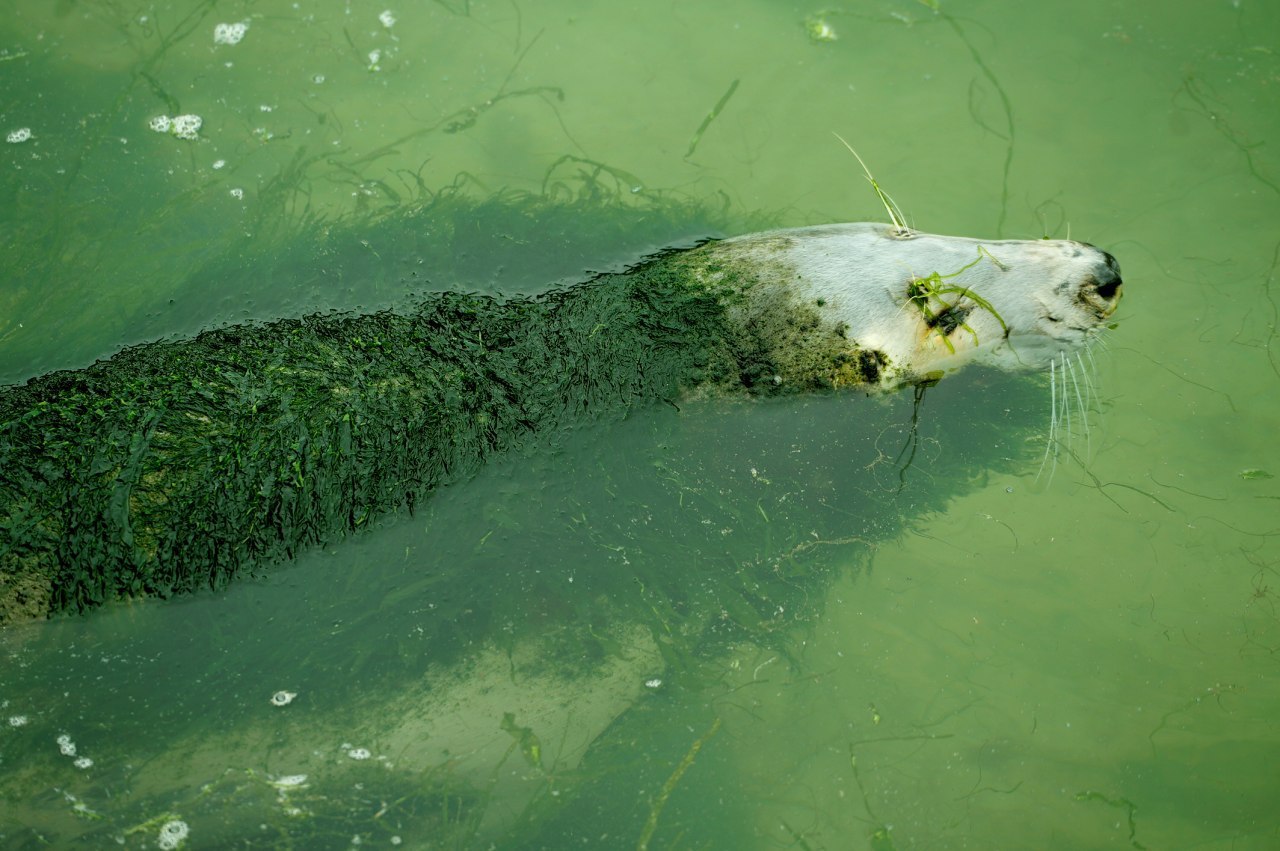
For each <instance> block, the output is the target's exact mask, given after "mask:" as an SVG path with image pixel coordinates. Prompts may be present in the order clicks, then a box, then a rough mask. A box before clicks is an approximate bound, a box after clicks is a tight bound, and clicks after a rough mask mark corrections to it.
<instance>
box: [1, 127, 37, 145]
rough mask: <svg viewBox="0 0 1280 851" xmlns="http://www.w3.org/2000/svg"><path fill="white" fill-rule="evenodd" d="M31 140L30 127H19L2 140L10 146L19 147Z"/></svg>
mask: <svg viewBox="0 0 1280 851" xmlns="http://www.w3.org/2000/svg"><path fill="white" fill-rule="evenodd" d="M30 138H31V128H30V127H19V128H18V129H17V130H14V131H11V132H10V133H9V135H7V136H5V137H4V140H5V141H6V142H8V143H9V144H10V145H19V144H22V143H23V142H25V141H27V140H28V139H30Z"/></svg>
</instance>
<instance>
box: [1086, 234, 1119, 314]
mask: <svg viewBox="0 0 1280 851" xmlns="http://www.w3.org/2000/svg"><path fill="white" fill-rule="evenodd" d="M1098 253H1099V254H1101V255H1102V263H1101V265H1100V266H1099V268H1098V271H1097V272H1095V273H1094V275H1093V290H1094V292H1096V293H1097V294H1098V298H1100V299H1102V300H1103V301H1104V302H1106V303H1107V304H1108V305H1109V309H1108V311H1107V312H1108V313H1110V312H1111V311H1112V310H1115V307H1116V304H1117V303H1118V302H1119V301H1120V291H1121V289H1122V288H1123V285H1124V281H1123V280H1121V278H1120V263H1119V262H1118V261H1117V260H1116V258H1115V257H1113V256H1111V254H1110V253H1108V252H1106V251H1103V250H1102V249H1101V248H1099V249H1098Z"/></svg>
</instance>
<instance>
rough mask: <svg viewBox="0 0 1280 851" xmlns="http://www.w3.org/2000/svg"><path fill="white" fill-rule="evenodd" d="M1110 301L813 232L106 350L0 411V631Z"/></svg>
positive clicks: (902, 375)
mask: <svg viewBox="0 0 1280 851" xmlns="http://www.w3.org/2000/svg"><path fill="white" fill-rule="evenodd" d="M1120 290H1121V284H1120V276H1119V269H1118V266H1117V265H1116V262H1115V260H1114V258H1112V257H1111V256H1110V255H1108V254H1107V253H1106V252H1104V251H1101V250H1099V249H1097V248H1094V247H1092V246H1088V245H1085V244H1082V243H1076V242H1058V241H1055V242H1051V241H1036V242H1025V241H1024V242H1014V241H1002V242H984V241H980V240H972V239H962V238H953V237H938V236H929V235H927V234H919V233H914V232H900V231H895V230H893V229H891V228H889V227H887V226H884V225H877V224H848V225H831V226H827V227H818V228H803V229H798V230H782V231H773V232H766V233H760V234H753V235H749V236H743V237H737V238H734V239H728V240H724V241H719V242H710V243H707V244H704V245H702V246H699V247H697V248H694V249H690V250H687V251H680V252H670V253H666V254H663V255H660V256H657V257H654V258H651V259H649V260H647V261H645V262H643V263H641V264H639V265H637V266H636V267H634V268H632V269H630V270H628V271H626V272H623V273H617V274H606V275H600V276H597V277H596V278H594V279H592V280H589V281H586V282H584V283H581V284H577V285H575V286H570V287H565V288H561V289H556V290H552V291H550V292H548V293H545V294H543V295H541V296H538V297H535V298H518V299H497V298H492V297H488V296H479V295H472V294H466V293H457V292H448V293H440V294H437V295H435V296H432V297H429V298H427V299H426V300H424V301H423V302H422V303H421V304H419V305H418V306H417V307H416V308H415V309H413V310H411V311H407V312H390V311H383V312H379V313H373V314H365V315H344V314H327V315H322V316H310V317H303V318H301V319H289V320H281V321H278V322H273V323H269V324H261V325H244V326H234V327H231V328H224V329H219V330H215V331H208V332H205V333H203V334H200V335H198V336H197V337H195V338H192V339H190V340H179V341H164V342H159V343H152V344H147V345H143V346H137V347H133V348H130V349H126V350H124V351H122V352H120V353H119V354H117V355H116V356H114V357H112V358H110V359H108V360H106V361H100V362H98V363H96V364H94V365H92V366H90V367H87V368H85V369H82V370H73V371H64V372H57V373H52V374H50V375H46V376H43V377H40V378H36V379H32V380H31V381H29V382H28V383H27V384H26V385H24V386H21V387H13V388H7V389H3V390H0V621H3V620H5V619H6V618H20V617H30V616H33V615H39V614H43V613H48V612H51V611H57V610H60V609H63V608H69V607H70V608H80V609H83V608H86V607H90V606H93V605H97V604H99V603H101V602H103V601H105V600H107V599H111V598H113V597H127V596H139V595H160V596H164V595H168V594H171V593H175V592H183V591H190V590H194V589H196V588H199V587H202V586H213V587H216V586H219V585H222V584H224V583H225V582H227V581H229V580H230V579H231V578H233V577H234V576H235V575H237V574H238V573H240V572H241V571H242V570H243V569H245V568H247V567H253V566H260V565H265V564H270V563H272V562H275V561H279V560H282V559H285V558H288V557H290V556H292V554H293V553H294V552H296V551H297V550H298V548H300V547H303V546H307V545H310V544H315V543H322V542H327V541H332V540H334V539H336V538H339V537H341V536H343V535H345V534H347V533H350V532H353V531H356V530H359V529H361V528H363V527H364V526H365V525H367V524H368V523H369V522H370V521H371V520H372V519H375V518H377V517H379V516H381V515H383V514H386V513H389V512H392V511H395V510H398V509H402V508H405V509H408V510H412V509H413V507H414V505H415V503H416V502H417V501H418V500H420V499H422V498H423V497H424V496H425V495H426V494H428V493H429V492H430V491H431V490H432V489H433V488H436V487H438V486H440V485H443V484H446V483H449V482H454V481H458V480H460V479H463V478H466V477H467V476H468V475H470V474H471V473H472V472H474V471H475V470H476V469H477V467H478V465H479V464H481V463H482V462H483V461H484V460H485V458H487V457H488V456H489V455H491V454H493V453H495V452H500V451H504V450H508V449H512V448H518V447H520V446H523V445H526V444H528V443H529V442H530V441H531V440H535V439H538V438H539V436H540V435H543V434H546V433H548V432H552V431H556V430H560V429H563V428H566V427H572V426H573V425H574V424H575V423H578V422H581V421H583V420H584V419H589V418H594V417H599V416H603V415H617V414H618V413H619V412H625V411H626V410H627V409H629V408H631V407H632V406H635V405H637V404H641V403H644V402H647V401H655V400H662V399H665V400H668V401H675V400H677V399H683V398H691V397H695V398H696V397H697V396H699V395H707V394H723V393H748V394H753V395H762V394H779V393H794V392H801V391H813V390H825V389H837V388H859V389H863V390H875V389H881V388H886V387H892V386H896V385H900V384H903V383H910V382H918V381H923V380H932V379H933V378H935V377H936V376H938V375H940V374H941V373H944V372H946V371H948V370H950V369H953V368H956V367H958V366H959V365H960V364H962V363H964V362H966V361H968V360H973V359H983V360H986V361H989V362H991V363H994V364H997V365H1000V366H1004V367H1014V368H1033V367H1036V366H1039V365H1044V364H1046V363H1048V361H1049V360H1050V359H1051V358H1052V357H1054V356H1055V355H1056V354H1058V353H1059V352H1062V351H1065V350H1069V349H1072V348H1075V347H1078V346H1081V345H1085V344H1087V343H1088V342H1089V341H1090V340H1091V339H1093V338H1094V337H1095V336H1096V335H1097V334H1098V333H1100V331H1101V329H1102V326H1103V323H1104V321H1105V320H1106V318H1107V317H1108V316H1110V314H1111V313H1112V312H1113V311H1114V310H1115V306H1116V303H1117V301H1118V299H1119V297H1120Z"/></svg>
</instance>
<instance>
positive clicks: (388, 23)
mask: <svg viewBox="0 0 1280 851" xmlns="http://www.w3.org/2000/svg"><path fill="white" fill-rule="evenodd" d="M378 20H379V21H382V25H383V26H384V27H386V28H387V29H391V28H392V27H394V26H395V25H396V16H395V15H393V14H392V13H391V10H390V9H385V10H383V12H382V14H381V15H379V16H378Z"/></svg>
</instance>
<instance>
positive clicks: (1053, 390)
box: [1036, 359, 1058, 481]
mask: <svg viewBox="0 0 1280 851" xmlns="http://www.w3.org/2000/svg"><path fill="white" fill-rule="evenodd" d="M1057 365H1058V361H1057V359H1054V360H1051V361H1049V433H1048V434H1047V435H1046V436H1045V441H1044V457H1043V458H1041V459H1040V469H1039V470H1036V481H1039V480H1040V475H1041V474H1042V473H1043V472H1044V465H1045V464H1048V463H1049V458H1050V455H1051V454H1052V457H1053V464H1051V465H1050V467H1049V479H1048V481H1053V473H1054V471H1055V470H1057V468H1058V453H1057V437H1058V385H1057Z"/></svg>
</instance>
